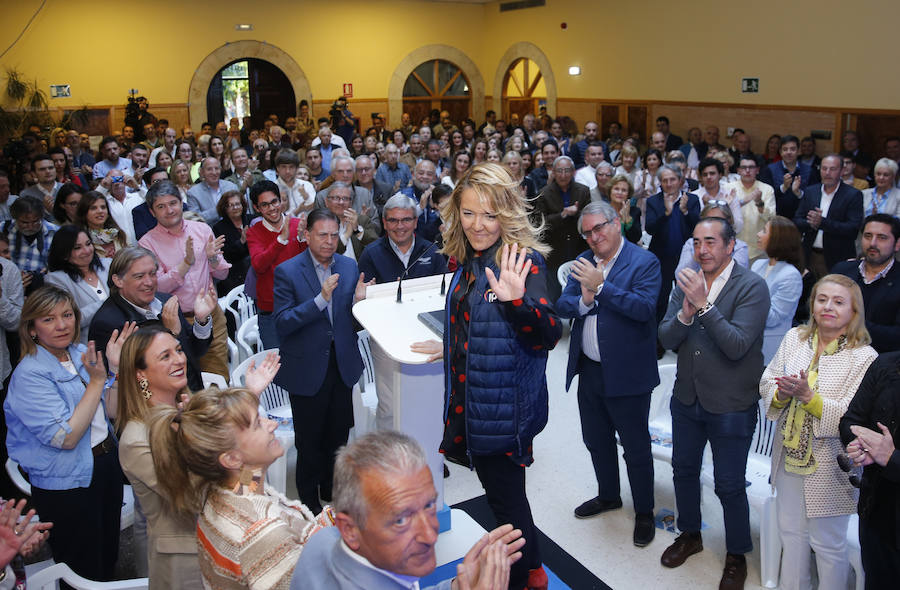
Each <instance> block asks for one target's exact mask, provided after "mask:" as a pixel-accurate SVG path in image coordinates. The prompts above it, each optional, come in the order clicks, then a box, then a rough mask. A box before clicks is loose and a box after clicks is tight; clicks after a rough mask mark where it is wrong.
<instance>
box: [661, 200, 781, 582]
mask: <svg viewBox="0 0 900 590" xmlns="http://www.w3.org/2000/svg"><path fill="white" fill-rule="evenodd" d="M693 238H694V258H695V259H696V260H697V262H699V263H700V272H695V271H694V270H692V269H690V268H684V269H682V270H680V271H679V272H678V276H677V277H676V281H677V288H676V289H675V290H674V291H673V293H672V299H671V301H670V302H669V307H668V309H667V311H666V316H665V318H664V319H663V321H662V323H661V324H660V325H659V340H660V342H662V345H663V346H665V347H666V348H668V349H670V350H677V351H678V370H677V373H676V377H675V389H674V391H673V393H672V402H671V404H670V407H671V412H672V471H673V480H674V483H675V503H676V506H677V508H678V528H679V529H680V530H681V531H682V533H681V535H679V536H678V538H676V539H675V542H674V543H673V544H672V545H670V546H669V547H668V548H667V549H666V550H665V551H664V552H663V554H662V558H661V560H660V561H661V562H662V564H663V565H664V566H666V567H678V566H680V565H681V564H683V563H684V562H685V560H686V559H687V558H688V557H690V556H691V555H693V554H694V553H697V552H699V551H701V550H702V549H703V539H702V538H701V536H700V526H701V520H700V469H701V467H702V464H703V449H704V447H705V446H706V443H707V442H709V444H710V446H711V447H712V452H713V468H714V478H715V489H716V495H717V496H718V497H719V501H720V502H721V503H722V511H723V513H724V517H725V518H724V520H725V547H726V551H727V552H728V553H727V555H726V557H725V568H724V571H723V573H722V580H721V583H720V585H719V588H743V587H744V586H743V584H744V581H745V580H746V578H747V562H746V559H745V554H746V553H749V552H750V551H751V550H752V549H753V541H752V540H751V539H750V508H749V505H748V503H747V489H746V484H745V481H744V473H745V471H746V469H747V453H748V452H749V450H750V441H751V439H752V437H753V431H754V430H755V429H756V420H757V411H758V401H759V378H760V376H761V375H762V371H763V354H762V344H763V331H764V330H765V326H766V318H767V317H768V314H769V289H768V287H766V282H765V281H764V280H763V279H762V277H760V276H759V275H757V274H755V273H753V272H751V271H750V270H749V269H746V268H744V267H742V266H740V265H738V264H735V262H734V260H732V257H731V255H732V253H733V251H734V240H735V233H734V228H733V227H732V226H731V224H729V223H728V222H727V221H725V220H724V219H720V218H717V217H707V218H705V219H701V220H700V222H699V223H697V227H695V228H694V234H693Z"/></svg>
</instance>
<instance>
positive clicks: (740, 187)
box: [730, 157, 777, 261]
mask: <svg viewBox="0 0 900 590" xmlns="http://www.w3.org/2000/svg"><path fill="white" fill-rule="evenodd" d="M758 171H759V164H757V162H756V158H753V157H744V158H741V159H740V160H739V161H738V173H739V174H740V175H741V180H740V181H739V182H735V183H733V184H731V185H730V187H731V188H733V189H734V193H735V198H734V200H735V201H737V202H738V203H739V204H740V206H741V218H742V219H743V220H744V225H743V227H742V228H741V229H740V231H738V238H740V239H741V240H742V241H744V242H746V243H747V248H748V251H749V254H750V260H751V261H753V260H756V259H757V258H760V257H762V256H766V253H765V251H763V250H760V249H759V247H758V246H757V245H756V234H757V233H759V231H760V230H761V229H762V228H763V227H765V225H766V222H768V221H769V220H770V219H771V218H772V217H773V216H774V215H775V212H776V209H777V202H776V198H775V192H774V190H773V189H772V187H771V186H769V185H768V184H766V183H765V182H762V181H761V180H757V179H756V173H757V172H758Z"/></svg>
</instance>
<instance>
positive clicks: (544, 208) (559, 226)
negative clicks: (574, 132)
mask: <svg viewBox="0 0 900 590" xmlns="http://www.w3.org/2000/svg"><path fill="white" fill-rule="evenodd" d="M552 170H553V179H552V180H551V181H550V182H548V183H547V185H546V186H545V187H544V188H543V190H541V192H540V194H538V196H537V199H536V200H535V202H534V213H535V216H536V217H538V221H540V217H541V216H542V217H543V220H544V223H545V224H546V226H545V228H544V236H545V238H544V239H545V240H546V242H547V244H548V245H549V246H550V247H551V248H553V249H552V250H551V251H550V255H549V256H547V273H548V276H549V277H550V280H548V283H549V284H548V287H549V288H550V294H551V295H552V296H553V297H554V298H555V299H557V298H559V296H560V293H561V292H562V286H561V285H560V284H559V281H557V280H555V278H556V271H557V270H558V269H559V267H560V266H562V265H563V263H565V262H568V261H570V260H573V259H574V258H575V257H576V256H578V253H579V252H581V249H582V248H583V247H584V246H583V242H582V240H581V236H580V235H579V233H578V213H579V212H580V211H581V210H582V209H584V207H585V206H586V205H587V204H588V203H590V202H591V191H590V189H589V188H588V187H586V186H584V185H583V184H579V183H577V182H575V181H574V180H573V179H574V178H575V164H574V163H573V162H572V158H570V157H569V156H559V157H558V158H556V160H554V161H553V168H552Z"/></svg>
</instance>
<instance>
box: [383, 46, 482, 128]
mask: <svg viewBox="0 0 900 590" xmlns="http://www.w3.org/2000/svg"><path fill="white" fill-rule="evenodd" d="M436 59H437V60H444V61H447V62H450V63H451V64H454V65H455V66H457V67H458V68H459V69H460V70H462V74H461V76H463V77H464V79H465V81H466V82H468V85H469V95H470V104H471V107H470V108H471V110H470V112H469V114H470V115H471V117H472V118H473V119H475V120H476V121H483V120H484V95H485V93H484V78H483V77H482V76H481V72H480V71H479V70H478V66H476V65H475V62H473V61H472V60H471V59H469V56H467V55H466V54H465V53H463V52H462V51H460V50H459V49H457V48H456V47H452V46H450V45H440V44H435V45H424V46H422V47H419V48H418V49H414V50H413V51H410V52H409V53H408V54H407V55H406V57H404V58H403V60H402V61H400V63H399V64H397V69H395V70H394V73H393V74H392V75H391V80H390V82H389V84H388V121H389V123H388V125H389V126H390V127H391V128H392V129H396V128H397V127H399V126H400V117H401V115H402V114H403V94H404V93H403V89H404V86H406V81H407V79H408V78H409V77H410V75H411V74H412V72H413V70H415V69H416V68H418V67H419V66H420V65H421V64H423V63H425V62H431V61H432V60H436ZM432 67H433V66H432ZM426 79H427V78H426ZM497 96H498V97H499V91H498V95H497ZM498 100H499V98H498ZM437 108H439V107H437Z"/></svg>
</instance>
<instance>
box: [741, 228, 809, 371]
mask: <svg viewBox="0 0 900 590" xmlns="http://www.w3.org/2000/svg"><path fill="white" fill-rule="evenodd" d="M756 237H757V241H756V243H757V245H758V246H759V249H760V250H762V251H763V252H765V253H766V255H767V256H768V258H761V259H759V260H757V261H756V262H754V263H753V266H752V267H751V270H753V272H755V273H756V274H758V275H759V276H761V277H762V278H764V279H765V280H766V285H767V286H768V287H769V299H770V300H771V306H770V307H769V317H768V318H767V319H766V331H765V333H764V335H763V360H764V362H765V363H766V364H767V365H768V364H769V361H770V360H772V357H773V356H775V352H776V351H777V350H778V346H779V345H780V344H781V340H782V339H783V338H784V335H785V334H787V331H788V330H790V329H791V323H792V321H793V319H794V313H795V312H796V311H797V303H798V302H799V301H800V295H801V293H802V292H803V277H802V275H801V274H800V270H801V269H802V268H803V250H802V245H801V243H800V232H799V231H797V226H796V225H794V222H792V221H791V220H790V219H787V218H786V217H781V216H780V215H779V216H775V217H773V218H772V219H770V220H769V221H767V222H766V225H765V226H764V227H763V228H762V229H761V230H760V231H759V233H758V234H756Z"/></svg>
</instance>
